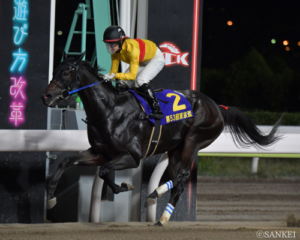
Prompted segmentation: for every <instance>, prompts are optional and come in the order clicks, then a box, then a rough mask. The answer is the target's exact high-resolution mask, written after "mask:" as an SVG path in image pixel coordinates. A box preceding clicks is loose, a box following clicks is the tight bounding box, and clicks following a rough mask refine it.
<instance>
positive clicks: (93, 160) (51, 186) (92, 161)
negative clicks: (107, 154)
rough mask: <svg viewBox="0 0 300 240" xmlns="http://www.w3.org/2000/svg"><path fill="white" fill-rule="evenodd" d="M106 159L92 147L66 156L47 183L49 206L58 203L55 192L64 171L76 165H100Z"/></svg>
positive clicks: (49, 207) (51, 206)
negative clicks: (94, 151)
mask: <svg viewBox="0 0 300 240" xmlns="http://www.w3.org/2000/svg"><path fill="white" fill-rule="evenodd" d="M104 162H105V159H104V158H103V157H102V156H101V155H98V154H94V153H93V151H92V149H88V150H87V151H84V152H81V153H79V154H77V155H75V156H71V157H67V158H65V159H64V160H63V161H62V162H61V163H60V164H59V166H58V168H57V170H56V172H55V173H54V174H53V175H52V176H51V178H50V180H49V181H48V184H47V200H48V201H47V208H48V209H51V208H53V207H54V206H55V204H56V197H54V192H55V189H56V187H57V184H58V181H59V179H60V177H61V175H62V174H63V172H64V171H65V170H66V169H67V168H69V167H71V166H74V165H86V166H88V165H94V166H99V165H102V164H101V163H104Z"/></svg>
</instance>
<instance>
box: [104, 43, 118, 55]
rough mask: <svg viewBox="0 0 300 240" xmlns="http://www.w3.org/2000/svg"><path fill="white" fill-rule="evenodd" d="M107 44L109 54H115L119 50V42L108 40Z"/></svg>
mask: <svg viewBox="0 0 300 240" xmlns="http://www.w3.org/2000/svg"><path fill="white" fill-rule="evenodd" d="M105 45H106V49H107V52H108V53H109V54H115V53H116V52H117V51H118V50H119V44H118V42H106V43H105Z"/></svg>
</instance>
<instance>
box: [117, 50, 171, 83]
mask: <svg viewBox="0 0 300 240" xmlns="http://www.w3.org/2000/svg"><path fill="white" fill-rule="evenodd" d="M164 66H165V58H164V55H163V53H162V52H161V51H160V49H159V48H157V51H156V54H155V56H154V57H153V58H152V59H151V60H149V61H147V62H140V64H139V69H138V73H137V75H136V79H135V80H124V81H123V80H122V81H121V82H122V83H125V84H126V85H127V86H128V87H130V88H133V87H136V88H138V87H140V86H142V85H143V84H144V83H149V82H150V81H151V80H152V79H153V78H154V77H155V76H156V75H157V74H158V73H159V72H160V71H161V70H162V69H163V67H164ZM129 70H130V68H128V69H127V70H126V71H125V73H128V72H129Z"/></svg>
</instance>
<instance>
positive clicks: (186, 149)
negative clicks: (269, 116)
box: [41, 53, 280, 226]
mask: <svg viewBox="0 0 300 240" xmlns="http://www.w3.org/2000/svg"><path fill="white" fill-rule="evenodd" d="M84 54H85V53H83V54H81V56H80V57H79V58H76V59H75V58H68V59H67V58H64V61H63V62H61V63H60V64H59V66H58V67H57V68H56V69H55V71H54V73H53V79H52V81H51V82H50V84H49V85H48V86H47V88H46V89H45V90H44V91H43V93H42V95H41V98H42V100H43V102H44V104H45V105H46V106H48V107H53V106H55V104H56V102H57V101H59V100H61V99H64V98H66V97H67V96H68V95H69V91H71V90H72V91H73V90H75V89H78V88H84V87H85V86H86V88H84V89H83V90H81V91H79V96H80V98H81V100H82V103H83V105H84V109H85V112H86V116H87V124H88V125H87V133H88V139H89V143H90V145H91V148H89V149H88V150H86V151H84V152H81V153H79V154H77V155H75V156H72V157H68V158H65V159H64V160H63V161H62V162H61V163H60V165H59V167H58V169H57V171H56V172H55V173H54V175H53V176H52V177H51V178H50V180H49V182H48V184H47V199H48V207H49V208H51V207H53V206H54V205H55V204H56V198H55V197H54V191H55V189H56V186H57V184H58V181H59V179H60V177H61V175H62V174H63V172H64V171H65V170H66V169H67V168H68V167H71V166H74V165H80V166H91V165H93V166H101V167H100V172H99V177H100V178H102V179H103V180H104V181H105V182H106V183H107V185H108V186H109V187H110V188H111V189H112V191H113V192H114V194H118V193H120V192H124V191H130V190H132V189H133V186H131V185H130V184H127V183H122V184H121V186H119V185H117V184H115V183H114V181H113V180H112V179H110V178H109V177H108V173H109V172H110V171H111V170H123V169H128V168H136V167H138V166H139V164H140V161H141V159H143V158H144V157H145V154H146V152H147V149H148V144H149V139H150V135H151V132H152V124H151V123H150V122H149V121H148V120H146V119H145V113H144V112H143V111H142V109H141V107H140V105H139V103H138V102H137V100H136V99H135V97H134V96H133V95H132V94H131V93H129V92H124V93H118V92H116V89H115V88H114V87H113V86H112V84H111V82H105V81H104V80H103V79H102V78H101V77H99V76H98V68H92V67H91V66H90V65H89V64H88V63H86V62H84V61H82V58H83V56H84ZM89 85H93V86H91V87H89ZM176 92H178V93H180V94H182V95H184V96H185V98H186V99H187V100H188V101H189V102H190V104H191V106H192V110H193V112H194V115H195V116H194V117H193V118H188V119H185V120H182V121H177V122H172V123H170V124H167V125H163V127H162V131H161V138H160V140H159V142H158V146H157V148H156V151H155V154H161V153H165V152H167V153H168V157H169V165H168V172H169V176H170V177H171V181H169V182H167V183H166V184H164V185H162V186H161V187H159V188H157V189H156V190H155V191H154V192H153V193H151V194H150V195H149V196H148V199H149V200H151V199H152V200H153V199H156V198H158V197H160V196H161V195H162V194H163V193H164V192H166V191H167V190H168V189H170V188H171V196H170V200H169V204H168V206H167V208H168V209H169V210H168V213H165V212H166V211H165V212H164V214H163V216H162V218H161V219H160V221H158V222H157V223H156V225H160V226H162V225H166V224H167V222H168V220H169V218H170V214H171V212H170V211H171V210H172V211H173V208H174V207H175V206H176V203H177V201H178V199H179V197H180V195H181V193H182V192H183V190H184V182H185V181H187V180H188V179H189V176H190V170H189V169H190V168H189V167H190V164H191V162H192V160H193V159H195V156H197V153H198V151H199V150H201V149H203V148H205V147H207V146H209V145H210V144H211V143H212V142H213V141H214V140H215V139H216V138H218V136H219V135H220V134H221V132H222V130H223V128H224V126H227V127H228V128H229V130H230V132H231V136H232V138H233V139H234V140H235V143H236V145H239V146H241V147H249V146H255V147H264V146H269V145H271V144H273V143H274V142H276V141H277V140H278V139H279V137H278V136H277V134H276V133H277V128H278V126H279V124H280V120H278V122H277V123H276V124H275V125H274V126H273V128H272V130H271V132H270V133H269V134H267V135H264V134H263V133H262V132H260V131H259V129H258V128H257V127H256V126H255V125H254V123H253V122H252V121H251V120H250V119H249V118H248V117H247V116H246V115H244V114H243V113H242V112H241V111H239V110H238V109H237V108H234V107H229V108H227V107H223V106H218V105H217V104H216V103H215V102H214V101H213V100H211V99H210V98H209V97H207V96H205V95H204V94H203V93H201V92H197V91H193V90H182V91H181V90H180V91H176ZM166 210H167V209H166Z"/></svg>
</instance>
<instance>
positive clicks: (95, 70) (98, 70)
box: [81, 61, 104, 79]
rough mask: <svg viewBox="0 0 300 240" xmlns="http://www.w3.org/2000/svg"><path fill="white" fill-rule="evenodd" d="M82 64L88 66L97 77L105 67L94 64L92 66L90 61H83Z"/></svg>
mask: <svg viewBox="0 0 300 240" xmlns="http://www.w3.org/2000/svg"><path fill="white" fill-rule="evenodd" d="M81 64H82V65H83V66H85V67H86V68H87V70H88V71H89V72H90V73H92V74H93V75H94V76H95V77H97V78H98V79H99V75H98V73H99V72H101V71H104V69H103V68H100V67H98V66H94V67H92V65H91V63H90V62H88V61H82V62H81Z"/></svg>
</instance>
